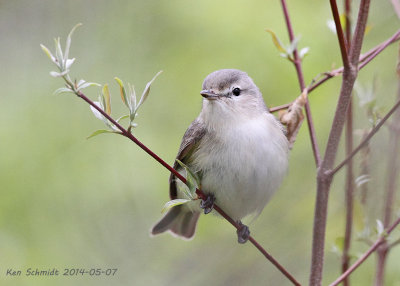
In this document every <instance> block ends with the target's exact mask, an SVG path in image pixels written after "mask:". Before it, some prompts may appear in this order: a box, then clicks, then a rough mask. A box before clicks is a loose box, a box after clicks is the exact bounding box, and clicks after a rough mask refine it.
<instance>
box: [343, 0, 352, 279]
mask: <svg viewBox="0 0 400 286" xmlns="http://www.w3.org/2000/svg"><path fill="white" fill-rule="evenodd" d="M344 2H345V3H344V6H345V11H344V15H345V20H346V23H345V26H346V38H345V39H346V44H347V45H346V51H348V50H349V49H350V43H351V23H350V14H351V0H345V1H344ZM346 116H347V118H346V128H345V146H346V147H345V149H346V155H348V154H350V153H351V151H352V150H353V99H350V104H349V107H348V110H347V114H346ZM353 177H354V176H353V161H352V160H350V161H349V163H348V164H347V169H346V183H345V209H346V220H345V231H344V240H343V253H342V272H345V271H346V270H347V268H349V263H350V254H349V253H350V247H351V237H352V231H353V209H354V183H353ZM349 284H350V282H349V279H345V280H344V281H343V286H349Z"/></svg>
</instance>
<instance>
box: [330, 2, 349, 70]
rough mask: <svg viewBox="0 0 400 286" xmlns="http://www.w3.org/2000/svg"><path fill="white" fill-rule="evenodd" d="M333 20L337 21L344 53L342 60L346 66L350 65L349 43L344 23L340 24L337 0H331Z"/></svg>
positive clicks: (339, 39) (340, 43)
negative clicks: (343, 26) (345, 34)
mask: <svg viewBox="0 0 400 286" xmlns="http://www.w3.org/2000/svg"><path fill="white" fill-rule="evenodd" d="M330 4H331V10H332V15H333V20H334V21H335V26H336V33H337V38H338V41H339V47H340V53H341V55H342V62H343V66H344V67H345V68H347V67H349V57H348V55H347V43H346V39H345V37H344V34H343V29H342V25H341V24H340V16H339V10H338V7H337V5H336V0H330Z"/></svg>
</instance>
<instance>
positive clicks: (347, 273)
mask: <svg viewBox="0 0 400 286" xmlns="http://www.w3.org/2000/svg"><path fill="white" fill-rule="evenodd" d="M399 224H400V217H399V218H397V220H396V221H395V222H394V223H393V224H392V225H391V226H390V227H389V228H387V229H386V231H385V232H384V234H383V235H382V236H381V237H380V238H378V239H377V240H376V241H375V243H374V244H373V245H372V246H371V247H370V248H369V249H368V250H367V251H366V252H365V253H364V254H363V255H362V256H361V257H360V258H359V259H358V260H357V261H356V262H355V263H354V264H353V265H352V266H351V267H349V269H347V271H346V272H345V273H343V274H342V275H340V276H339V277H338V278H337V279H336V280H335V281H334V282H332V283H331V284H330V285H329V286H336V285H338V284H339V283H341V282H342V281H343V279H345V278H346V277H347V276H349V275H350V274H351V273H352V272H353V271H354V270H356V269H357V268H358V267H359V266H360V265H361V264H362V263H363V262H364V261H365V260H366V259H367V258H368V257H369V256H370V255H371V254H372V253H373V252H374V251H375V250H376V249H377V248H378V247H379V246H380V245H381V244H382V242H384V241H385V238H386V236H387V235H389V234H390V233H391V232H392V231H393V229H395V227H397V225H399Z"/></svg>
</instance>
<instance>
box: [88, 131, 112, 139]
mask: <svg viewBox="0 0 400 286" xmlns="http://www.w3.org/2000/svg"><path fill="white" fill-rule="evenodd" d="M103 133H116V132H115V131H111V130H105V129H101V130H97V131H95V132H93V133H92V134H90V135H89V136H88V137H86V139H90V138H92V137H95V136H97V135H100V134H103Z"/></svg>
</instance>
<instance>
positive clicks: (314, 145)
mask: <svg viewBox="0 0 400 286" xmlns="http://www.w3.org/2000/svg"><path fill="white" fill-rule="evenodd" d="M281 4H282V9H283V14H284V16H285V21H286V26H287V29H288V33H289V40H290V42H291V43H292V42H293V40H294V33H293V28H292V24H291V21H290V16H289V11H288V8H287V4H286V0H281ZM293 58H294V61H293V64H294V66H295V68H296V72H297V78H298V80H299V85H300V92H301V93H303V92H304V89H305V88H306V85H305V83H304V76H303V70H302V67H301V59H300V58H299V55H298V52H297V47H296V48H295V49H294V51H293ZM305 110H306V118H307V123H308V131H309V134H310V140H311V146H312V150H313V154H314V159H315V164H316V165H317V167H318V166H319V165H320V164H321V155H320V152H319V147H318V142H317V137H316V134H315V127H314V123H313V119H312V116H311V109H310V104H309V102H308V98H307V101H306V104H305Z"/></svg>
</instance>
